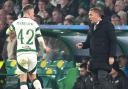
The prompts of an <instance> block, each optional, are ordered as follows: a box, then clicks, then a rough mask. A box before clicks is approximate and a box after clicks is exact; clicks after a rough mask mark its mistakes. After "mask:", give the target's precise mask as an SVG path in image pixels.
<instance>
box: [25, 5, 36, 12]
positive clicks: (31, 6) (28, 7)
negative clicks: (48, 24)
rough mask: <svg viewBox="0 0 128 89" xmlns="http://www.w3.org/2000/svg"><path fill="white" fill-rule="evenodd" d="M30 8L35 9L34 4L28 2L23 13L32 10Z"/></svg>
mask: <svg viewBox="0 0 128 89" xmlns="http://www.w3.org/2000/svg"><path fill="white" fill-rule="evenodd" d="M30 9H34V7H33V5H31V4H27V5H25V6H24V7H23V13H25V12H26V11H28V10H30Z"/></svg>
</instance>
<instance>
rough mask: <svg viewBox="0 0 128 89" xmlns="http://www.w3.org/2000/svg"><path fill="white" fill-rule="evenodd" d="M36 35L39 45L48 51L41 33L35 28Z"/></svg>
mask: <svg viewBox="0 0 128 89" xmlns="http://www.w3.org/2000/svg"><path fill="white" fill-rule="evenodd" d="M36 37H37V40H38V42H39V44H40V46H41V47H43V48H44V49H45V51H46V52H50V48H49V47H47V46H46V44H45V41H44V38H43V37H42V35H41V32H40V29H39V28H38V29H37V30H36Z"/></svg>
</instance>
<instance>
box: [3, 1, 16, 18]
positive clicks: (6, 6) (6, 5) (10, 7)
mask: <svg viewBox="0 0 128 89" xmlns="http://www.w3.org/2000/svg"><path fill="white" fill-rule="evenodd" d="M14 6H15V5H14V3H13V1H12V0H6V1H5V3H4V6H3V9H4V10H5V11H6V13H7V14H9V13H11V14H13V15H14V16H16V13H15V10H14Z"/></svg>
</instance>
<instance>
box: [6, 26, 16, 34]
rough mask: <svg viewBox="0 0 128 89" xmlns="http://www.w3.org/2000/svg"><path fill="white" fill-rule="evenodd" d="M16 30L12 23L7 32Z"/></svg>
mask: <svg viewBox="0 0 128 89" xmlns="http://www.w3.org/2000/svg"><path fill="white" fill-rule="evenodd" d="M13 31H15V27H14V26H13V25H10V26H9V28H8V29H7V31H6V34H7V35H8V34H10V33H11V32H13Z"/></svg>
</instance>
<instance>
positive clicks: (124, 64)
mask: <svg viewBox="0 0 128 89" xmlns="http://www.w3.org/2000/svg"><path fill="white" fill-rule="evenodd" d="M119 65H120V68H121V70H122V71H123V72H124V73H125V75H126V76H127V77H128V59H127V57H126V55H120V56H119Z"/></svg>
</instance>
